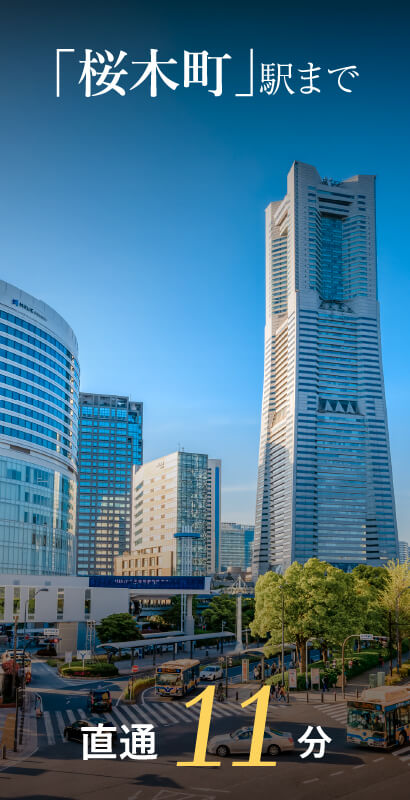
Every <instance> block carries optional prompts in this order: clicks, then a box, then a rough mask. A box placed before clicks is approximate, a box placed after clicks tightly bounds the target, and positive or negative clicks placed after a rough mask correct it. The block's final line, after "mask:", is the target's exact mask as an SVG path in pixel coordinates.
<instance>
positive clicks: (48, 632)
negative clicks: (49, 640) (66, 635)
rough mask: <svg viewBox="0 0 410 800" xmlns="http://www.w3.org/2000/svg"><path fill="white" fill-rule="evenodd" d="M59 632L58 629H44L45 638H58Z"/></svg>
mask: <svg viewBox="0 0 410 800" xmlns="http://www.w3.org/2000/svg"><path fill="white" fill-rule="evenodd" d="M59 632H60V631H59V630H58V628H43V636H49V637H53V636H58V634H59Z"/></svg>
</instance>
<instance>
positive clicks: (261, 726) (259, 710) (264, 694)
mask: <svg viewBox="0 0 410 800" xmlns="http://www.w3.org/2000/svg"><path fill="white" fill-rule="evenodd" d="M269 689H270V687H269V686H262V689H259V692H256V694H254V695H252V697H250V698H249V700H245V701H244V702H243V703H241V706H242V708H245V707H246V706H249V705H250V704H251V703H254V702H255V700H257V703H256V711H255V720H254V723H253V733H252V741H251V750H250V753H249V760H248V761H233V762H232V766H233V767H276V761H261V755H262V747H263V739H264V733H265V726H266V717H267V715H268V706H269Z"/></svg>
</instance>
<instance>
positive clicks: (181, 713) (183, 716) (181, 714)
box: [167, 704, 190, 723]
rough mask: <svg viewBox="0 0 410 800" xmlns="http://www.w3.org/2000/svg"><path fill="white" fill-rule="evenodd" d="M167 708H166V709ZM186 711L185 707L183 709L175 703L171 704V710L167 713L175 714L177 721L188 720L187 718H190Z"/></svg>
mask: <svg viewBox="0 0 410 800" xmlns="http://www.w3.org/2000/svg"><path fill="white" fill-rule="evenodd" d="M168 710H169V709H167V711H168ZM186 712H187V709H186V708H185V709H184V708H178V707H177V705H176V704H174V705H173V706H172V711H170V712H169V713H170V714H171V713H172V714H176V717H175V720H176V721H177V722H178V723H179V722H188V720H189V719H190V717H187V713H186Z"/></svg>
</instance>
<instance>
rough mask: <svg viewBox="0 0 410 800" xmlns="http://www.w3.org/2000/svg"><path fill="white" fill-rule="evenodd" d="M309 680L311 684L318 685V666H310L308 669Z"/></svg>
mask: <svg viewBox="0 0 410 800" xmlns="http://www.w3.org/2000/svg"><path fill="white" fill-rule="evenodd" d="M310 682H311V684H312V686H320V669H319V667H312V669H311V670H310Z"/></svg>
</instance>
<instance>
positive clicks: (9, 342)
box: [0, 336, 74, 381]
mask: <svg viewBox="0 0 410 800" xmlns="http://www.w3.org/2000/svg"><path fill="white" fill-rule="evenodd" d="M0 344H4V345H5V347H8V348H10V349H12V350H18V351H19V352H20V353H25V354H26V355H28V356H31V357H32V358H35V359H36V360H37V361H41V362H42V363H43V364H47V366H49V367H52V369H53V370H54V371H55V372H58V373H59V375H62V376H63V377H64V378H66V379H67V380H68V381H70V380H71V379H74V373H73V372H71V371H67V370H66V369H64V368H63V367H62V366H60V364H57V363H56V362H55V361H54V360H53V359H52V358H48V357H47V356H43V354H42V353H39V352H37V351H36V350H33V349H32V348H31V347H26V345H24V344H21V342H15V341H14V340H13V339H8V338H7V337H6V336H0ZM37 368H38V367H37Z"/></svg>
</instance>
